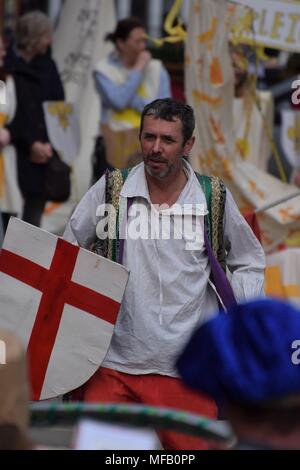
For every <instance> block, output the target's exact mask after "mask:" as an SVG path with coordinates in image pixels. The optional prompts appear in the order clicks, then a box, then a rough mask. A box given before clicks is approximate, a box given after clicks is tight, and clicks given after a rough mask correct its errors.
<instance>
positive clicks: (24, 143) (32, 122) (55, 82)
mask: <svg viewBox="0 0 300 470" xmlns="http://www.w3.org/2000/svg"><path fill="white" fill-rule="evenodd" d="M10 73H11V74H12V76H13V78H14V81H15V86H16V100H17V109H16V115H15V117H14V119H13V121H12V122H11V123H10V124H9V125H8V126H7V128H8V129H9V131H10V132H11V137H12V142H13V144H14V145H15V147H16V149H17V155H18V180H19V185H20V188H21V191H22V193H23V194H36V195H37V194H42V193H43V188H44V177H45V168H46V165H47V164H37V163H32V162H31V161H30V148H31V146H32V144H33V143H34V142H36V141H40V142H43V143H46V142H49V138H48V134H47V130H46V123H45V118H44V112H43V107H42V103H43V102H44V101H56V100H64V90H63V86H62V82H61V80H60V77H59V74H58V71H57V68H56V65H55V62H54V61H53V60H52V58H51V57H50V55H49V54H46V55H44V56H38V57H35V58H34V59H33V60H32V61H30V62H26V61H25V60H23V59H22V58H21V57H15V60H14V62H13V64H12V67H11V70H10Z"/></svg>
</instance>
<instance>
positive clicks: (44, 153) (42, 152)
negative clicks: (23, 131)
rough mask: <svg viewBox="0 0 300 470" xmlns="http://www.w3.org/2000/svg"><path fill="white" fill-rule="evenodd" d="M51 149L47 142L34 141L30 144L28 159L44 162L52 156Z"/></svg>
mask: <svg viewBox="0 0 300 470" xmlns="http://www.w3.org/2000/svg"><path fill="white" fill-rule="evenodd" d="M52 154H53V150H52V147H51V145H50V144H49V143H47V144H43V143H42V142H34V144H32V146H31V155H30V161H32V162H33V163H39V164H44V163H47V162H48V160H49V158H51V157H52Z"/></svg>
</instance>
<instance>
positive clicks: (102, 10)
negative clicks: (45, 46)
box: [53, 0, 116, 202]
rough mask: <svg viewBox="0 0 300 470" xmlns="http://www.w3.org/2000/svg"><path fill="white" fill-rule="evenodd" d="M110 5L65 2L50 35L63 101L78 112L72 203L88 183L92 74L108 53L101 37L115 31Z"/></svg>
mask: <svg viewBox="0 0 300 470" xmlns="http://www.w3.org/2000/svg"><path fill="white" fill-rule="evenodd" d="M115 21H116V19H115V6H114V2H112V1H107V0H86V1H85V2H82V0H66V1H65V3H64V6H63V10H62V13H61V15H60V20H59V23H58V27H57V30H56V31H55V34H54V43H53V56H54V58H55V60H56V63H57V65H58V69H59V72H60V74H61V77H62V80H63V83H64V87H65V91H66V101H68V102H69V103H76V104H77V105H78V107H79V110H80V125H81V136H82V142H81V150H80V153H79V157H78V160H77V161H76V164H75V167H74V172H73V179H74V186H75V187H76V193H75V194H74V198H75V199H76V202H77V201H78V200H79V199H80V198H81V197H82V195H83V194H84V193H85V192H86V191H87V189H88V188H89V185H90V182H91V156H92V153H93V149H94V145H95V139H96V137H97V135H99V131H100V129H99V122H100V111H101V109H100V99H99V96H98V94H97V92H96V88H95V83H94V80H93V76H92V73H93V71H94V69H95V67H96V64H97V63H98V62H99V60H100V59H102V58H103V57H104V56H105V55H106V54H107V53H108V52H109V51H110V50H111V45H109V44H108V43H105V42H104V36H105V34H106V33H107V32H111V31H113V30H114V28H115Z"/></svg>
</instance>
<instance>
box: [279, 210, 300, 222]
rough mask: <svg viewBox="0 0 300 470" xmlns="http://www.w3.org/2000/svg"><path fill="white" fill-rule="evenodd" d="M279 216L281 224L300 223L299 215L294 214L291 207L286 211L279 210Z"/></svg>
mask: <svg viewBox="0 0 300 470" xmlns="http://www.w3.org/2000/svg"><path fill="white" fill-rule="evenodd" d="M279 215H280V218H281V221H282V222H283V223H286V222H298V221H300V215H297V214H295V213H294V208H293V207H287V208H286V209H280V210H279Z"/></svg>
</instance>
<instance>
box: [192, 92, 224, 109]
mask: <svg viewBox="0 0 300 470" xmlns="http://www.w3.org/2000/svg"><path fill="white" fill-rule="evenodd" d="M193 97H194V99H195V100H196V101H197V102H198V103H201V102H202V101H203V102H204V103H207V104H209V105H211V106H220V105H221V104H222V103H223V99H222V98H221V97H219V96H210V95H207V94H206V93H202V92H201V91H198V90H194V91H193Z"/></svg>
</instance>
